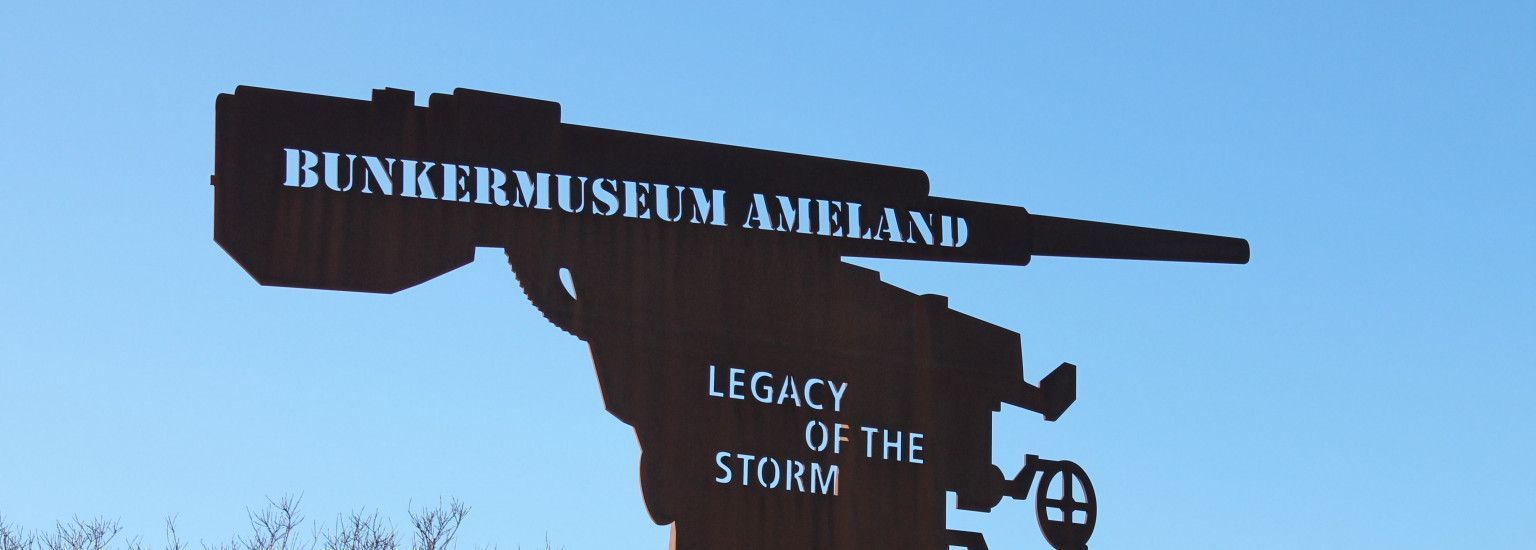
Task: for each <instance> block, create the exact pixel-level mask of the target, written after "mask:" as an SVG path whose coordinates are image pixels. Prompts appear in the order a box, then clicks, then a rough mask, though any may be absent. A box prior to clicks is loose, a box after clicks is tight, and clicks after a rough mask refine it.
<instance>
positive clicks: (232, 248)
mask: <svg viewBox="0 0 1536 550" xmlns="http://www.w3.org/2000/svg"><path fill="white" fill-rule="evenodd" d="M214 172H215V173H214V176H213V183H214V185H215V192H214V220H215V223H214V238H215V240H216V241H217V242H218V243H219V244H220V245H221V246H222V247H223V248H224V249H225V250H226V251H227V252H228V253H229V254H230V256H232V257H233V258H234V259H235V260H236V261H238V262H239V263H240V265H241V266H242V267H244V268H245V270H246V271H247V272H249V273H250V274H251V276H252V277H254V278H255V279H256V280H257V281H258V282H260V283H261V284H264V285H278V286H290V287H304V288H318V289H330V290H347V291H363V292H383V293H389V292H396V291H399V290H402V289H405V288H409V287H411V286H413V285H416V284H420V283H422V282H425V281H427V280H429V279H431V278H433V277H436V276H438V275H441V274H443V273H446V272H448V271H450V270H453V269H455V268H457V267H459V266H462V265H464V264H466V263H468V262H469V261H470V260H471V259H472V258H473V254H474V249H475V247H496V248H501V249H504V250H505V251H506V255H507V258H508V261H509V263H510V265H511V268H512V270H513V271H514V272H515V273H516V275H517V280H518V281H519V282H520V284H521V287H522V290H523V292H525V293H526V295H527V296H528V298H529V299H530V300H531V301H532V303H533V304H534V305H535V306H536V307H537V308H538V310H539V311H540V312H542V313H543V315H544V316H545V317H546V318H548V319H549V320H550V321H551V322H553V323H554V324H556V325H558V326H559V327H560V328H562V329H564V330H565V331H567V332H569V333H570V334H572V335H574V336H576V337H577V338H580V339H582V340H584V341H586V342H587V343H588V344H589V345H590V347H591V351H592V358H593V363H594V365H595V367H596V373H597V378H598V381H599V383H600V386H601V389H602V393H603V401H604V404H605V405H606V407H607V409H608V411H609V412H611V413H612V414H613V415H614V416H615V417H616V418H618V419H619V420H620V421H622V422H624V423H625V424H628V425H629V426H632V427H633V428H634V430H635V433H636V435H637V436H638V438H639V442H640V447H641V451H642V456H641V461H640V462H641V463H640V479H641V486H642V489H643V493H644V498H645V503H646V507H647V509H648V511H649V513H650V515H651V517H652V519H654V520H655V521H656V522H657V523H658V524H672V525H673V546H674V548H677V549H682V550H703V549H726V548H730V549H767V548H793V549H807V548H842V549H848V548H871V549H873V548H880V549H887V548H916V549H924V550H928V549H937V548H944V547H947V546H949V545H955V546H963V547H967V548H972V549H979V548H986V541H985V539H984V537H983V536H982V535H981V534H979V533H974V532H966V531H960V530H953V529H949V528H948V527H947V526H946V524H945V500H946V493H954V494H955V499H956V503H957V506H958V507H959V508H962V509H966V510H973V511H988V510H991V509H992V508H993V507H995V506H996V505H997V504H998V503H999V502H1000V501H1001V500H1002V498H1004V497H1009V498H1014V499H1027V498H1030V496H1031V495H1030V490H1031V488H1033V489H1035V491H1034V492H1035V494H1034V495H1033V497H1034V500H1035V505H1036V511H1037V516H1038V517H1037V521H1038V522H1039V524H1040V528H1041V531H1042V533H1043V534H1044V535H1045V537H1046V540H1047V541H1048V542H1049V543H1050V544H1051V546H1053V547H1054V548H1057V549H1063V550H1064V549H1079V548H1086V547H1087V542H1088V539H1089V537H1090V536H1091V535H1092V533H1093V528H1094V525H1095V522H1096V520H1097V507H1096V502H1095V494H1094V490H1093V486H1092V484H1091V482H1090V481H1089V479H1088V475H1087V474H1086V473H1085V472H1084V470H1083V469H1082V468H1081V467H1079V466H1078V465H1077V464H1075V463H1072V462H1069V461H1059V460H1045V459H1040V458H1038V457H1035V456H1033V455H1031V456H1029V457H1027V459H1026V461H1025V465H1024V467H1023V468H1022V469H1021V470H1020V471H1019V472H1017V473H1016V474H1014V475H1012V476H1007V475H1005V474H1004V473H1003V472H1002V471H1001V470H1000V469H998V468H997V467H996V466H993V465H992V464H991V456H992V414H993V413H994V412H995V411H998V410H1000V408H1001V406H1002V405H1003V404H1010V405H1014V406H1018V407H1023V408H1025V409H1028V410H1031V411H1035V412H1038V413H1040V414H1041V415H1042V416H1043V417H1044V419H1045V420H1056V419H1057V418H1058V417H1060V416H1061V414H1062V413H1063V412H1064V411H1065V410H1066V409H1067V408H1068V406H1070V405H1071V404H1072V403H1073V401H1074V400H1075V399H1076V367H1074V366H1073V365H1071V364H1065V363H1064V364H1062V365H1060V366H1058V367H1057V368H1056V369H1054V370H1053V371H1051V372H1050V373H1049V374H1048V375H1046V376H1045V377H1044V378H1043V379H1041V380H1040V382H1039V385H1038V386H1036V385H1032V384H1030V383H1028V382H1026V381H1025V379H1024V375H1023V369H1022V357H1021V353H1020V349H1019V336H1018V334H1017V333H1014V332H1012V331H1009V330H1007V329H1004V328H1001V327H997V326H994V325H991V324H988V323H986V322H984V321H981V320H978V319H975V318H973V317H970V316H967V315H965V314H963V313H960V312H957V311H954V310H952V309H949V307H948V304H947V300H946V299H945V298H944V297H942V296H936V295H916V294H912V293H909V292H907V291H905V290H902V289H900V288H897V287H895V286H892V285H889V284H886V283H883V282H881V280H880V278H879V275H878V274H877V273H876V272H874V271H871V270H868V269H864V268H861V267H856V266H853V265H851V264H847V263H844V262H842V261H841V259H842V258H844V257H881V258H905V259H915V260H932V261H952V262H970V263H990V264H1007V265H1025V264H1027V263H1028V262H1029V260H1030V258H1031V256H1032V255H1041V256H1077V257H1095V258H1121V259H1145V260H1171V261H1192V262H1216V263H1246V262H1247V261H1248V243H1247V242H1246V241H1244V240H1242V239H1236V238H1229V237H1218V236H1211V235H1200V234H1193V233H1184V232H1177V231H1167V230H1158V229H1148V228H1139V227H1130V226H1123V225H1115V224H1106V223H1098V222H1089V221H1082V220H1073V219H1065V218H1054V217H1049V216H1040V215H1035V214H1030V213H1029V212H1027V211H1025V210H1024V209H1023V208H1018V207H1013V206H1004V205H994V204H985V203H978V202H970V201H962V200H955V199H944V198H938V197H932V196H930V195H929V192H928V181H927V177H926V176H925V175H924V174H923V173H922V172H920V171H917V170H910V169H903V168H894V167H888V166H878V165H872V164H864V163H858V162H849V161H842V160H833V159H826V158H817V157H809V156H802V155H794V154H789V153H780V152H772V151H763V150H757V149H748V148H742V147H733V146H726V145H719V144H712V143H703V142H697V141H688V140H682V139H674V138H666V137H659V136H651V135H643V134H635V133H629V132H621V131H615V130H608V129H602V128H592V127H586V126H579V125H573V124H565V123H561V122H560V110H559V105H558V104H555V103H550V102H546V101H539V100H533V99H526V98H520V97H513V96H506V95H499V94H492V93H486V92H478V91H473V90H464V89H460V90H456V91H455V92H454V93H453V94H433V95H432V96H431V98H430V99H429V101H428V106H427V107H419V106H416V105H415V104H414V94H413V93H411V92H408V91H402V90H394V89H385V90H377V91H375V92H374V95H373V98H372V101H362V100H353V99H343V98H335V97H326V96H318V95H310V94H302V93H295V92H286V91H278V90H268V89H260V88H252V87H241V88H239V89H237V90H236V91H235V93H233V94H225V95H221V96H219V98H218V102H217V138H216V160H215V170H214ZM556 413H557V414H558V411H557V412H556Z"/></svg>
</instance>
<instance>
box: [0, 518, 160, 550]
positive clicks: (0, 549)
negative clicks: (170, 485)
mask: <svg viewBox="0 0 1536 550" xmlns="http://www.w3.org/2000/svg"><path fill="white" fill-rule="evenodd" d="M186 548H187V544H186V543H184V542H182V541H181V535H178V534H176V518H175V517H168V518H165V550H186ZM0 550H4V549H0Z"/></svg>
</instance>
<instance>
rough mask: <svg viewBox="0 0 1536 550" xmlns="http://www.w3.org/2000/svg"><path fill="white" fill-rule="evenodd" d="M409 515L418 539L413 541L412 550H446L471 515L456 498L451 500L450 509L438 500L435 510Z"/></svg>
mask: <svg viewBox="0 0 1536 550" xmlns="http://www.w3.org/2000/svg"><path fill="white" fill-rule="evenodd" d="M408 513H409V514H410V516H411V526H412V527H415V528H416V538H415V539H414V540H412V541H411V548H412V550H444V549H446V548H447V547H448V545H449V544H452V543H453V537H454V536H456V535H458V534H459V525H460V524H462V523H464V516H467V515H469V507H468V506H465V505H464V503H463V502H461V501H459V499H456V498H455V499H449V500H448V507H447V508H444V507H443V501H442V499H438V501H437V507H435V508H422V509H421V510H420V511H408Z"/></svg>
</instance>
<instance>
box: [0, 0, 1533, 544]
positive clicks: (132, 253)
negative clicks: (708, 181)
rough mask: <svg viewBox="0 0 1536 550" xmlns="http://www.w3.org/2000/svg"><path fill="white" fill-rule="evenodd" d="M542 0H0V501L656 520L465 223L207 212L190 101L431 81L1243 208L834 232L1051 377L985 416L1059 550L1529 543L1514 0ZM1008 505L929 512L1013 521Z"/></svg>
mask: <svg viewBox="0 0 1536 550" xmlns="http://www.w3.org/2000/svg"><path fill="white" fill-rule="evenodd" d="M432 4H437V5H432ZM559 4H561V7H555V8H551V7H547V6H545V7H541V6H531V5H530V6H505V7H488V6H480V5H462V4H456V3H428V2H414V3H411V4H409V5H405V6H382V5H379V6H375V5H373V4H372V3H363V2H358V3H355V4H349V5H341V6H325V7H321V6H316V5H311V4H310V3H307V2H306V3H293V4H287V3H268V2H243V3H239V4H231V5H225V6H215V5H213V4H212V3H203V2H187V3H185V4H182V5H169V4H155V3H107V4H101V5H78V6H73V5H65V4H63V3H57V4H55V3H48V4H43V3H21V2H11V3H7V4H5V6H4V7H0V75H3V76H0V79H3V85H0V168H3V170H0V190H3V193H0V513H3V514H5V515H6V517H7V518H9V519H11V520H12V521H15V522H17V523H20V524H23V525H28V526H33V527H44V526H48V525H51V522H52V521H53V520H54V519H59V518H64V519H67V518H68V517H69V516H70V515H72V514H80V515H82V516H91V515H105V516H109V517H120V518H121V519H122V521H123V522H124V524H125V526H126V527H127V529H128V530H129V531H130V532H133V533H137V534H141V535H144V536H145V538H146V540H147V541H150V542H158V533H159V521H160V518H161V517H163V516H166V515H172V514H177V515H179V516H180V518H181V524H182V526H183V533H184V535H186V536H187V537H188V538H191V539H193V540H197V539H205V540H208V541H210V542H212V541H215V540H218V539H221V538H223V537H225V536H227V535H228V534H229V533H232V532H234V531H235V530H236V529H237V528H239V527H240V526H241V525H242V523H243V520H244V513H245V512H244V509H245V507H247V506H256V505H259V504H261V503H262V502H263V498H264V496H266V495H274V496H276V495H281V494H283V493H303V494H304V499H305V503H306V505H307V506H306V507H307V509H308V510H309V512H310V515H311V516H313V517H318V518H321V519H327V518H330V517H331V516H332V515H333V514H335V513H337V512H342V511H345V510H349V509H355V508H358V507H367V508H370V509H372V508H375V507H376V508H379V509H381V511H382V512H383V513H385V514H387V515H392V516H393V517H394V518H395V520H396V523H397V525H398V524H402V523H403V520H404V514H403V509H404V507H405V505H406V504H407V503H408V502H411V501H414V502H416V503H421V502H423V501H435V499H436V498H437V497H438V496H439V495H444V496H457V497H459V498H462V499H464V500H466V501H468V502H469V503H470V504H471V505H472V506H474V511H473V512H472V514H471V516H470V518H469V521H468V523H467V524H466V527H465V529H464V531H463V532H462V540H463V542H464V543H465V544H466V545H485V544H498V545H500V546H501V547H502V548H513V547H516V546H517V545H519V544H521V545H523V546H530V545H534V544H540V543H542V541H543V538H544V536H545V534H546V533H548V535H549V537H550V538H551V539H552V540H554V541H556V542H559V543H563V544H566V545H567V546H568V547H569V548H572V549H597V548H603V549H606V548H639V549H645V548H652V549H660V548H663V547H664V545H665V543H666V536H667V535H666V530H665V528H662V527H657V526H654V525H652V524H651V523H650V522H649V520H648V519H647V516H646V514H645V511H644V508H643V504H642V502H641V499H640V497H639V494H638V489H637V488H638V482H637V478H636V457H637V454H638V449H637V446H636V443H635V440H634V437H633V435H632V433H631V432H630V431H629V430H628V428H627V427H625V426H624V425H622V424H621V423H619V422H618V421H617V420H614V419H613V418H611V417H610V416H608V415H607V413H605V412H604V411H603V408H602V403H601V398H600V395H599V393H598V388H597V383H596V381H595V379H594V377H593V374H592V367H591V363H590V358H589V357H588V355H587V352H586V349H585V346H584V344H582V343H581V342H580V341H578V340H575V339H574V338H571V337H569V336H567V335H565V334H564V333H562V332H560V331H558V330H557V329H555V328H554V327H552V326H550V325H548V324H547V323H545V322H544V320H543V319H542V318H541V317H540V316H539V314H538V313H537V312H536V311H535V310H534V309H533V307H531V306H530V305H529V304H528V303H527V302H526V300H525V299H524V298H523V297H522V295H521V293H519V292H518V291H517V289H516V286H515V282H514V280H513V278H512V275H511V273H510V272H508V270H507V269H506V267H505V264H504V262H503V260H502V259H501V257H500V256H499V254H497V253H495V252H494V251H482V253H481V255H480V260H479V261H477V262H475V263H474V264H471V265H470V266H468V267H466V268H464V269H462V270H460V271H456V272H453V273H451V274H449V275H447V276H444V277H442V278H440V279H437V280H434V281H432V282H430V283H428V284H426V285H423V286H421V287H417V288H415V289H411V290H409V291H406V292H403V293H401V294H398V295H393V296H375V295H357V294H345V293H335V292H318V291H304V290H292V289H278V288H264V287H260V286H258V285H256V284H255V283H254V282H253V281H252V280H251V279H250V278H249V277H248V276H246V275H245V274H244V272H242V271H241V270H240V268H239V267H238V266H237V265H236V264H235V263H234V262H233V261H231V260H230V259H229V258H228V257H227V256H226V255H225V254H224V253H223V252H222V251H221V250H220V249H219V248H218V247H217V246H216V245H215V244H214V243H213V240H212V219H211V217H212V215H211V207H212V200H211V199H212V190H211V188H209V187H208V185H207V182H208V175H209V174H210V173H211V171H212V156H213V133H212V132H213V114H214V111H213V102H214V97H215V96H216V95H217V94H219V93H222V92H229V91H232V90H233V89H234V87H235V86H237V85H240V84H252V85H259V86H267V87H275V88H284V89H292V90H301V91H308V92H315V93H322V94H329V95H338V96H347V97H358V98H362V97H367V96H368V94H369V91H370V90H371V89H373V88H379V87H385V86H390V87H397V88H405V89H411V90H415V91H417V92H418V93H419V94H427V93H432V92H448V91H451V90H452V89H454V88H456V87H470V88H478V89H484V90H491V91H496V92H502V93H510V94H517V95H525V96H531V97H537V98H543V99H549V100H554V101H558V102H560V103H561V104H562V105H563V107H564V116H565V119H566V121H568V122H575V123H580V124H588V125H596V126H604V127H611V128H619V129H625V130H632V131H639V132H647V133H655V134H663V135H672V136H678V137H687V138H693V139H701V140H709V141H718V142H725V143H732V144H740V145H748V146H754V147H762V148H768V149H777V150H785V151H793V152H799V153H807V154H814V155H822V156H830V157H836V158H846V159H854V160H862V161H868V162H876V163H884V164H893V165H899V166H908V167H915V168H921V169H924V170H926V171H927V172H928V174H929V176H930V178H931V180H932V182H933V189H934V192H935V193H936V194H939V195H943V196H950V197H958V198H966V199H973V200H982V201H990V202H999V203H1007V204H1015V205H1021V206H1025V207H1027V208H1030V209H1031V210H1032V211H1034V212H1039V213H1047V214H1054V215H1062V216H1073V217H1082V218H1091V219H1102V220H1109V221H1117V222H1122V223H1133V224H1141V225H1151V226H1163V227H1176V228H1183V229H1188V230H1195V231H1203V232H1211V233H1222V234H1231V235H1239V236H1243V237H1246V238H1248V239H1250V240H1251V241H1252V243H1253V250H1254V254H1253V258H1254V259H1253V262H1252V264H1250V265H1247V266H1242V267H1231V266H1204V265H1181V264H1154V263H1134V262H1107V261H1090V260H1071V259H1040V260H1038V261H1037V262H1036V263H1035V264H1033V265H1031V266H1030V267H1027V268H1006V267H984V266H966V265H921V264H915V263H903V262H894V261H861V262H860V263H861V264H862V265H866V266H869V267H873V268H876V269H879V270H880V271H881V272H882V273H883V274H884V277H885V279H886V280H887V281H891V282H893V283H895V284H899V285H901V286H903V287H905V288H908V289H910V290H913V291H920V292H935V293H941V294H945V295H948V296H950V297H951V306H952V307H954V308H955V309H958V310H960V311H964V312H967V313H969V314H972V315H974V316H977V317H979V318H982V319H985V320H987V321H990V322H992V323H995V324H998V325H1001V326H1004V327H1008V328H1011V329H1013V330H1016V331H1018V332H1019V333H1020V334H1021V335H1022V340H1023V342H1022V343H1023V346H1024V350H1025V369H1026V377H1027V378H1029V379H1030V380H1036V379H1038V377H1040V376H1042V375H1043V374H1044V373H1045V372H1047V371H1048V369H1049V368H1050V367H1051V366H1053V365H1055V364H1057V363H1059V362H1062V361H1071V362H1074V363H1076V364H1078V365H1079V366H1080V367H1081V371H1080V377H1081V378H1080V381H1079V400H1078V403H1077V405H1075V406H1074V407H1073V409H1072V410H1070V411H1069V412H1068V413H1067V414H1066V415H1065V416H1064V417H1063V419H1062V420H1061V421H1060V422H1058V423H1056V424H1047V423H1044V422H1041V421H1040V420H1039V419H1038V417H1037V416H1032V415H1030V414H1026V413H1024V412H1021V411H1005V412H1003V413H1000V414H999V416H998V425H997V433H996V445H997V449H998V451H997V452H998V455H997V457H996V462H997V464H999V465H1000V466H1002V467H1003V468H1004V469H1005V470H1012V469H1015V468H1017V467H1018V465H1019V464H1020V463H1021V462H1022V457H1023V455H1024V454H1025V453H1026V452H1035V453H1039V454H1041V455H1045V456H1053V457H1062V458H1070V459H1073V460H1076V461H1077V462H1079V463H1080V464H1082V465H1083V466H1084V467H1085V468H1086V469H1087V471H1088V472H1089V474H1091V475H1092V477H1093V480H1094V482H1095V484H1096V485H1097V487H1098V490H1099V496H1100V499H1101V509H1100V513H1101V516H1100V519H1099V530H1098V532H1097V534H1096V535H1095V537H1094V543H1093V547H1095V548H1143V549H1161V548H1181V549H1182V548H1255V549H1269V548H1274V549H1282V548H1283V549H1290V548H1446V547H1456V548H1473V547H1482V548H1514V547H1528V546H1529V545H1530V541H1531V540H1532V539H1533V538H1536V521H1533V520H1532V518H1536V496H1533V495H1536V468H1532V467H1531V466H1532V464H1536V444H1533V441H1536V428H1533V426H1536V406H1533V405H1532V397H1531V392H1532V391H1533V389H1536V284H1533V283H1536V216H1533V214H1532V212H1533V209H1536V4H1533V3H1531V2H1528V1H1526V2H1441V3H1425V2H1370V3H1349V4H1352V5H1343V4H1346V3H1341V2H1275V3H1269V4H1267V5H1261V4H1260V3H1257V2H1248V3H1231V2H1209V3H1206V2H1159V3H1156V4H1157V6H1156V7H1148V6H1149V5H1150V4H1152V3H1139V2H1138V3H1126V4H1121V5H1102V4H1093V5H1086V4H1084V3H1061V2H1008V3H1001V4H998V5H992V6H961V5H947V6H944V7H939V8H926V9H925V8H908V7H901V6H897V5H894V4H892V3H888V2H883V3H869V4H864V5H859V6H849V7H839V8H829V7H824V6H821V5H820V4H822V3H811V4H797V5H784V6H782V7H774V8H771V9H770V8H756V7H728V6H722V5H720V4H719V3H715V2H705V3H698V4H693V5H675V6H672V7H667V8H657V7H623V6H610V5H601V4H592V5H583V4H579V3H574V2H562V3H559ZM429 5H432V6H431V7H428V6H429ZM1031 510H1032V509H1031V508H1030V507H1029V505H1028V504H1014V505H1005V506H1003V507H1002V508H1000V509H998V510H997V511H996V512H994V513H993V514H990V515H981V514H953V515H952V516H951V523H952V524H953V525H955V526H958V527H966V528H972V529H979V530H982V531H984V532H985V533H986V534H987V536H988V539H989V540H990V541H991V542H992V543H993V547H994V548H1045V544H1044V542H1043V540H1042V539H1041V538H1040V536H1039V534H1038V532H1037V531H1036V528H1035V527H1034V522H1033V519H1032V517H1031V516H1030V514H1031ZM1197 533H1204V534H1208V535H1197Z"/></svg>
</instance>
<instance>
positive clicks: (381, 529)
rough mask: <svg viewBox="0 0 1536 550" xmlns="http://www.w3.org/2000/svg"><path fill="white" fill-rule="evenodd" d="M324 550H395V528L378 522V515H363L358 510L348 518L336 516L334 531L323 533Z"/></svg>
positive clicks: (376, 513)
mask: <svg viewBox="0 0 1536 550" xmlns="http://www.w3.org/2000/svg"><path fill="white" fill-rule="evenodd" d="M321 539H322V540H323V541H324V543H325V548H326V550H395V549H396V548H397V547H398V546H399V545H398V544H397V543H396V542H395V528H394V526H392V525H386V524H385V523H384V522H383V521H380V520H379V513H378V512H377V511H375V512H374V513H373V514H371V515H364V513H363V512H362V511H361V510H359V511H357V512H353V513H352V514H351V515H350V516H347V517H346V518H342V517H341V516H340V515H338V516H336V526H335V528H334V530H331V531H323V532H322V533H321Z"/></svg>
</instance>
